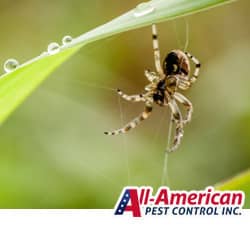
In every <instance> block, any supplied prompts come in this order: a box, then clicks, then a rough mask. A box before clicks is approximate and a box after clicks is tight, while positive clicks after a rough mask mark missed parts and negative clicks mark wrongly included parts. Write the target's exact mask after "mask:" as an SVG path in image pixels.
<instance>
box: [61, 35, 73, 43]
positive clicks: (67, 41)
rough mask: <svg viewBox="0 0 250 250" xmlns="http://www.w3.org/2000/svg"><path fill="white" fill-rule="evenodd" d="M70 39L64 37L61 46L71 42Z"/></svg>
mask: <svg viewBox="0 0 250 250" xmlns="http://www.w3.org/2000/svg"><path fill="white" fill-rule="evenodd" d="M72 40H73V39H72V37H71V36H65V37H64V38H63V39H62V43H63V45H66V44H68V43H71V42H72Z"/></svg>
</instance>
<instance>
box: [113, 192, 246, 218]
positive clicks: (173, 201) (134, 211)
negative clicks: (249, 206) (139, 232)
mask: <svg viewBox="0 0 250 250" xmlns="http://www.w3.org/2000/svg"><path fill="white" fill-rule="evenodd" d="M244 201H245V194H244V192H242V191H217V190H214V188H213V187H207V188H206V189H205V190H201V191H196V190H193V191H178V190H173V191H171V190H170V189H169V188H168V187H160V188H159V189H158V190H157V192H156V194H155V196H153V188H152V187H125V188H124V189H123V191H122V192H121V195H120V198H119V199H118V201H117V204H116V206H115V215H124V214H130V215H132V216H133V217H142V216H150V215H151V216H162V215H174V216H175V215H241V214H242V211H241V210H242V207H243V205H244Z"/></svg>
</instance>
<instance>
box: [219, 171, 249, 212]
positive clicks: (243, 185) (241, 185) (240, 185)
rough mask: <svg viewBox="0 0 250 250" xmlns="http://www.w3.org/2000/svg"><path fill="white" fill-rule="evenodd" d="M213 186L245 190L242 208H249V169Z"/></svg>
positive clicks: (223, 188)
mask: <svg viewBox="0 0 250 250" xmlns="http://www.w3.org/2000/svg"><path fill="white" fill-rule="evenodd" d="M215 188H216V189H218V190H241V191H243V192H245V206H244V208H250V170H248V171H246V172H243V173H241V174H239V175H237V176H235V177H234V178H232V179H230V180H228V181H225V182H222V183H219V184H217V185H215Z"/></svg>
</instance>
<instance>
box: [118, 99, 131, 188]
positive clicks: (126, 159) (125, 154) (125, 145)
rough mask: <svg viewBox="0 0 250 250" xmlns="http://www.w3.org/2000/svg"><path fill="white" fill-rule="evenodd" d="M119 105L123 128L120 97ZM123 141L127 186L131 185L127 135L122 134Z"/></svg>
mask: <svg viewBox="0 0 250 250" xmlns="http://www.w3.org/2000/svg"><path fill="white" fill-rule="evenodd" d="M118 104H119V111H120V120H121V127H123V125H124V115H123V110H122V103H121V97H120V96H118ZM122 139H123V151H124V156H125V167H126V169H127V185H128V186H129V185H130V168H129V160H128V143H127V137H126V134H122Z"/></svg>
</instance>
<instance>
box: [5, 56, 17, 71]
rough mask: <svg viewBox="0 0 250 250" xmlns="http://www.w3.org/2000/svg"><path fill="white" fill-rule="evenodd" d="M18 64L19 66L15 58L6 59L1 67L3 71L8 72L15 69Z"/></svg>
mask: <svg viewBox="0 0 250 250" xmlns="http://www.w3.org/2000/svg"><path fill="white" fill-rule="evenodd" d="M18 66H19V62H18V61H17V60H16V59H8V60H7V61H6V62H5V63H4V66H3V67H4V71H5V72H6V73H8V72H11V71H13V70H15V69H16V68H17V67H18Z"/></svg>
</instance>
